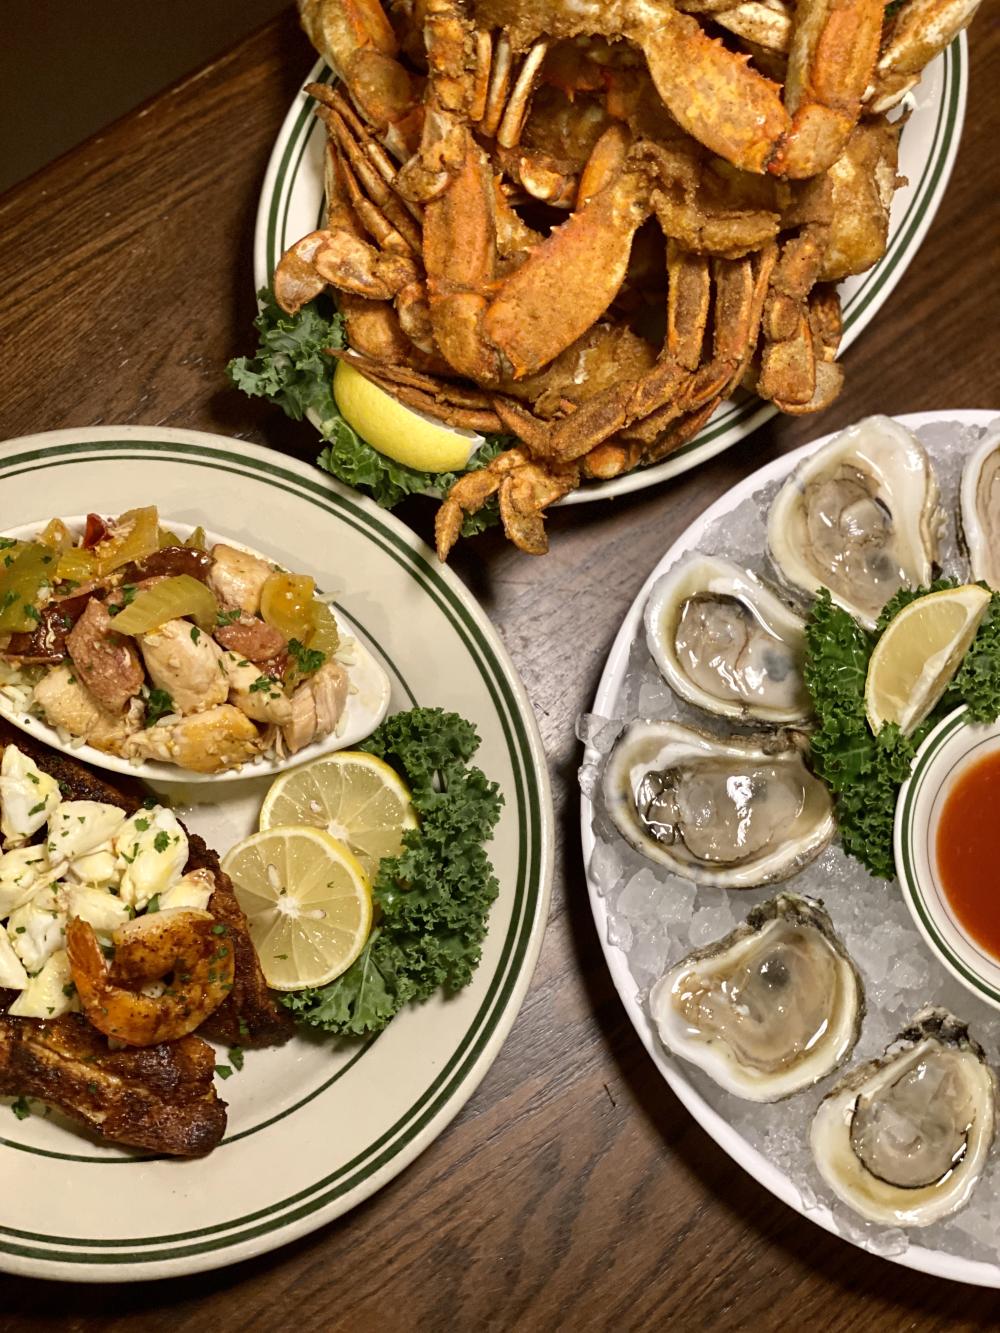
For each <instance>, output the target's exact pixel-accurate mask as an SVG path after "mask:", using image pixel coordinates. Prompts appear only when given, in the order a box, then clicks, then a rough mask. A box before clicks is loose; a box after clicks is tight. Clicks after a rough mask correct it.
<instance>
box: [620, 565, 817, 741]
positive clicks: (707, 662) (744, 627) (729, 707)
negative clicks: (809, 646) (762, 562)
mask: <svg viewBox="0 0 1000 1333" xmlns="http://www.w3.org/2000/svg"><path fill="white" fill-rule="evenodd" d="M644 618H645V624H646V643H647V644H648V646H649V651H650V653H651V654H652V656H653V659H654V661H655V662H656V665H657V666H658V667H659V669H660V672H661V674H662V676H663V678H664V679H665V680H666V681H667V683H668V684H669V685H670V687H671V688H672V689H673V690H674V691H675V693H677V694H679V695H680V697H681V698H682V699H685V700H687V702H688V703H691V704H695V705H696V706H697V707H698V708H704V709H706V710H707V711H708V712H710V713H717V714H719V715H720V716H722V717H735V718H742V719H747V718H757V719H759V720H761V721H763V722H775V723H781V722H800V721H802V720H804V719H805V718H807V717H808V716H809V714H810V712H811V711H812V710H811V705H810V700H809V695H808V693H807V692H806V687H805V682H804V681H803V679H802V662H803V658H804V656H805V622H804V621H803V620H802V618H801V616H798V615H796V614H795V612H794V611H791V610H790V609H789V608H788V607H787V606H785V604H784V602H782V601H781V599H780V598H779V597H777V596H776V595H775V594H774V593H773V592H772V591H771V589H770V588H768V587H766V586H765V585H764V584H763V583H761V581H760V579H758V578H757V576H756V575H755V574H752V573H750V571H749V570H746V569H741V568H740V567H739V565H734V564H732V563H731V562H730V561H728V560H720V559H719V558H718V557H716V556H710V555H702V554H700V553H699V552H696V553H695V554H693V555H690V556H687V557H686V558H685V559H683V560H680V561H678V563H677V564H676V565H674V566H673V567H672V568H671V569H670V570H668V571H667V573H666V574H663V575H662V576H661V577H660V578H658V579H657V580H656V582H655V583H654V584H653V587H652V589H651V591H650V594H649V598H648V600H647V602H646V609H645V613H644Z"/></svg>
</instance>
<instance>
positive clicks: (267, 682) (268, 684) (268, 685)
mask: <svg viewBox="0 0 1000 1333" xmlns="http://www.w3.org/2000/svg"><path fill="white" fill-rule="evenodd" d="M277 688H278V687H277V686H276V685H275V683H274V681H273V680H272V679H271V677H270V676H258V677H257V679H256V680H255V681H254V682H253V684H252V685H251V686H250V691H249V692H250V693H251V694H260V693H261V692H262V691H264V690H268V691H272V690H277Z"/></svg>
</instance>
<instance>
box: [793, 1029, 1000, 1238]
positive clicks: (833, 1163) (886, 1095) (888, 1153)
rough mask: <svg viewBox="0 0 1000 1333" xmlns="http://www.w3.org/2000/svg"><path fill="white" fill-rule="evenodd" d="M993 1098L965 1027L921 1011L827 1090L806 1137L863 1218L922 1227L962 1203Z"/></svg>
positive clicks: (985, 1148)
mask: <svg viewBox="0 0 1000 1333" xmlns="http://www.w3.org/2000/svg"><path fill="white" fill-rule="evenodd" d="M994 1101H995V1078H994V1075H993V1072H992V1070H991V1069H990V1067H989V1065H987V1063H986V1060H985V1057H984V1055H983V1052H982V1049H981V1048H980V1047H979V1046H978V1045H977V1043H976V1042H974V1041H973V1040H972V1039H971V1038H970V1036H969V1030H968V1028H967V1026H966V1025H965V1024H964V1023H963V1022H962V1021H961V1020H960V1019H958V1018H956V1017H955V1016H954V1015H953V1014H950V1013H948V1011H947V1010H945V1009H934V1008H927V1009H922V1010H921V1011H920V1013H918V1014H917V1015H916V1016H915V1017H914V1019H913V1021H912V1023H911V1024H910V1026H909V1027H907V1028H906V1030H905V1031H904V1032H902V1033H901V1034H900V1036H899V1038H898V1039H897V1040H896V1041H895V1042H893V1043H892V1045H891V1046H889V1047H887V1049H886V1052H885V1055H884V1056H883V1057H882V1058H881V1059H880V1060H871V1061H869V1062H868V1063H867V1064H863V1065H859V1066H858V1068H857V1069H853V1070H851V1071H850V1072H849V1073H848V1075H847V1076H846V1078H844V1079H843V1081H842V1082H841V1083H839V1084H838V1085H837V1086H836V1087H835V1088H834V1089H833V1091H832V1092H830V1093H829V1094H828V1095H827V1096H826V1097H825V1098H824V1100H823V1101H822V1102H821V1103H820V1107H819V1110H818V1111H817V1112H816V1116H815V1119H814V1120H813V1123H812V1129H811V1131H810V1136H809V1137H810V1145H811V1147H812V1151H813V1156H814V1158H815V1159H816V1165H817V1167H818V1168H819V1172H820V1175H821V1176H822V1177H823V1179H824V1180H825V1181H826V1183H827V1184H828V1185H829V1186H830V1188H831V1189H832V1190H833V1191H834V1193H835V1194H836V1195H837V1196H838V1198H840V1199H842V1200H843V1201H844V1203H846V1204H848V1206H849V1207H851V1208H853V1209H854V1211H855V1212H857V1213H860V1214H861V1216H862V1217H867V1218H868V1219H870V1220H871V1221H872V1222H883V1223H887V1224H889V1225H892V1226H903V1227H925V1226H928V1225H930V1223H931V1222H936V1221H938V1220H939V1219H940V1218H942V1217H947V1216H948V1214H949V1213H953V1212H955V1211H956V1210H957V1209H958V1208H961V1207H962V1205H963V1204H964V1203H966V1202H967V1201H968V1198H969V1195H970V1194H971V1193H972V1190H973V1188H974V1187H975V1184H976V1182H977V1180H978V1179H979V1177H980V1175H981V1174H982V1170H983V1167H984V1165H985V1163H986V1159H987V1156H988V1154H989V1150H990V1145H991V1143H992V1142H993V1128H994Z"/></svg>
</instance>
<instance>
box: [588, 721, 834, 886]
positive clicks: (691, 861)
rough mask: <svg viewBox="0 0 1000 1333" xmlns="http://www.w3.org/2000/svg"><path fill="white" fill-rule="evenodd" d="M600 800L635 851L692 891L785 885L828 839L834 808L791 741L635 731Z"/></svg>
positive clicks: (683, 730)
mask: <svg viewBox="0 0 1000 1333" xmlns="http://www.w3.org/2000/svg"><path fill="white" fill-rule="evenodd" d="M603 793H604V801H605V805H606V807H607V810H608V814H609V815H610V816H611V819H612V820H613V821H614V823H615V825H616V827H617V828H618V830H619V832H620V833H621V834H622V836H623V837H624V838H625V839H626V840H627V841H628V842H630V843H631V844H632V846H633V847H635V848H636V849H637V850H638V851H640V852H642V853H643V854H644V855H645V856H648V857H649V858H650V859H651V860H653V861H657V862H659V864H661V865H664V866H666V867H667V868H668V869H670V870H672V871H674V873H675V874H678V875H682V876H683V877H684V878H685V879H690V880H694V881H695V882H696V883H698V884H715V885H718V886H719V887H720V888H730V889H749V888H755V887H756V886H757V885H760V884H769V883H772V882H773V881H775V880H781V879H787V878H788V876H789V875H792V874H794V873H795V871H796V870H798V869H800V867H801V866H803V865H804V864H805V863H806V862H807V861H810V860H812V858H813V857H814V856H816V855H817V853H818V852H819V851H820V850H821V849H822V848H823V847H825V846H826V844H827V843H828V842H829V841H830V839H831V837H832V836H833V831H834V818H833V804H832V801H831V798H830V794H829V792H828V791H827V789H826V787H825V786H824V785H823V783H822V782H821V781H820V780H819V778H817V777H814V775H813V774H812V773H811V772H810V771H809V769H808V768H807V767H806V764H805V761H804V757H803V749H802V738H801V737H800V736H798V735H797V734H794V733H791V732H779V733H777V734H774V735H766V736H764V735H761V736H731V737H729V738H728V739H723V738H721V737H718V736H710V735H707V734H706V733H704V732H700V731H696V730H695V729H694V728H693V727H684V726H681V725H680V724H679V723H676V722H653V721H636V722H633V723H632V724H631V725H630V726H629V727H628V728H627V729H626V730H625V732H624V733H623V734H622V736H621V737H620V738H619V740H618V741H617V743H616V744H615V747H614V749H613V750H612V752H611V754H610V756H609V758H608V762H607V765H606V767H605V770H604V779H603Z"/></svg>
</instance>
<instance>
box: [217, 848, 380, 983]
mask: <svg viewBox="0 0 1000 1333" xmlns="http://www.w3.org/2000/svg"><path fill="white" fill-rule="evenodd" d="M222 868H223V870H224V871H225V872H226V874H227V875H228V876H229V877H230V879H231V880H232V881H233V889H234V891H235V893H236V897H237V899H238V900H239V904H240V906H241V907H242V908H243V910H244V912H246V915H247V921H248V923H249V925H250V937H251V939H252V940H253V943H254V948H255V949H256V950H257V955H258V957H259V958H260V965H261V969H262V970H263V973H264V980H265V981H266V982H267V984H268V985H269V986H273V987H274V989H275V990H301V989H302V988H303V987H305V986H325V985H326V984H327V982H329V981H333V980H334V978H335V977H339V976H340V974H341V973H342V972H346V971H347V969H348V968H349V967H350V966H351V964H352V963H353V962H354V960H355V958H357V956H358V955H359V954H360V953H361V950H362V949H363V948H364V947H365V941H366V940H367V939H368V934H369V931H370V930H371V924H372V897H371V889H370V888H369V885H368V876H367V875H366V874H365V872H364V870H362V868H361V866H360V865H359V864H358V861H357V858H356V857H355V856H353V855H352V853H351V852H350V850H349V849H348V848H347V847H345V846H344V844H343V843H342V842H338V841H337V839H336V838H334V837H331V835H330V834H329V833H327V832H326V830H325V829H318V828H309V827H302V826H299V827H291V828H277V829H268V830H266V831H265V832H263V833H254V834H252V835H251V836H250V837H249V838H245V839H244V840H243V841H242V842H239V843H237V844H236V846H235V847H233V848H231V849H230V850H229V852H228V853H227V854H226V856H225V857H224V858H223V861H222Z"/></svg>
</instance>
